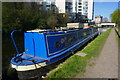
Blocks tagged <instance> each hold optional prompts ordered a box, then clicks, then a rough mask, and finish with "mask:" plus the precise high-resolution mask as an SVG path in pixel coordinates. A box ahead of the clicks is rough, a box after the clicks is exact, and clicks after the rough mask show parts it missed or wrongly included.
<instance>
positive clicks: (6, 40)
mask: <svg viewBox="0 0 120 80" xmlns="http://www.w3.org/2000/svg"><path fill="white" fill-rule="evenodd" d="M14 37H15V41H16V43H17V46H18V49H19V51H20V52H23V33H15V35H14ZM15 55H16V51H15V48H14V46H13V43H12V39H11V36H10V33H8V34H4V33H3V35H2V78H3V79H4V80H9V77H8V75H7V73H8V71H9V68H10V60H11V58H12V57H14V56H15Z"/></svg>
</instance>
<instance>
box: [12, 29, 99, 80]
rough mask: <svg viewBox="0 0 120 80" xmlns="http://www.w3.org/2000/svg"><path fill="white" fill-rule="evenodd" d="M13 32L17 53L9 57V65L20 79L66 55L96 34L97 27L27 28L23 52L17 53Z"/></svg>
mask: <svg viewBox="0 0 120 80" xmlns="http://www.w3.org/2000/svg"><path fill="white" fill-rule="evenodd" d="M14 32H15V31H13V32H12V33H11V37H12V40H13V43H14V46H15V48H16V51H17V55H16V56H15V57H13V58H12V59H11V67H12V68H14V69H16V70H17V72H18V77H19V78H21V79H27V78H28V77H29V78H30V77H33V76H37V75H38V74H39V73H42V72H44V70H43V68H44V67H46V66H48V65H50V64H53V63H55V62H57V61H59V60H61V59H63V58H65V57H67V56H68V55H70V54H71V53H73V52H74V51H75V50H77V49H78V48H79V47H80V46H82V45H83V44H85V43H86V42H88V41H89V40H90V39H91V38H92V37H94V36H96V35H98V30H97V28H86V29H73V30H68V29H64V30H40V29H37V30H29V31H26V32H24V52H23V53H19V51H18V49H17V47H16V44H15V42H14V39H13V33H14ZM39 70H40V71H39ZM36 71H37V72H36ZM33 73H34V75H33Z"/></svg>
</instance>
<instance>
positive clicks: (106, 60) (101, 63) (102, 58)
mask: <svg viewBox="0 0 120 80" xmlns="http://www.w3.org/2000/svg"><path fill="white" fill-rule="evenodd" d="M115 34H116V33H115V30H114V29H112V30H111V32H110V35H109V36H108V39H107V41H106V43H105V45H104V47H103V49H102V51H101V53H100V55H99V57H98V58H96V59H95V60H93V61H92V64H91V66H87V68H86V72H85V73H84V74H83V75H81V74H78V75H77V76H76V77H75V78H118V43H117V40H116V35H115Z"/></svg>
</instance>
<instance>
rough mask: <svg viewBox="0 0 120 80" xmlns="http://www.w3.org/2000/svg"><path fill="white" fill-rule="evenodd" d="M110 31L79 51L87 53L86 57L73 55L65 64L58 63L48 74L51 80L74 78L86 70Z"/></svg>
mask: <svg viewBox="0 0 120 80" xmlns="http://www.w3.org/2000/svg"><path fill="white" fill-rule="evenodd" d="M110 30H111V29H109V30H108V31H106V32H104V33H103V34H102V35H100V36H98V37H97V38H96V39H95V40H94V41H92V42H91V43H89V44H88V45H87V46H86V47H85V48H84V49H83V50H82V51H78V52H77V53H80V52H82V53H86V54H88V55H86V56H85V57H81V56H78V55H73V56H71V57H70V58H68V59H67V60H66V61H65V62H64V63H63V64H60V65H58V67H57V68H56V69H54V70H52V71H51V72H50V73H48V75H47V76H46V78H47V79H49V80H53V79H54V80H55V79H56V80H58V79H59V80H61V78H62V80H63V79H67V78H72V77H74V76H76V75H77V74H78V73H83V72H85V69H86V65H87V62H88V61H89V60H90V59H91V57H93V56H97V55H98V54H99V53H100V51H101V49H102V47H103V45H104V43H105V41H106V39H107V37H108V35H109V33H110Z"/></svg>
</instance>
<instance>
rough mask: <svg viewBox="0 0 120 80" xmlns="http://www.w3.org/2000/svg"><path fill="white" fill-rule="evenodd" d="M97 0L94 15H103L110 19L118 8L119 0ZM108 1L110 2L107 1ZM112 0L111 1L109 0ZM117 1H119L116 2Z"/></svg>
mask: <svg viewBox="0 0 120 80" xmlns="http://www.w3.org/2000/svg"><path fill="white" fill-rule="evenodd" d="M102 1H103V0H97V1H96V0H95V2H94V17H95V16H98V15H101V16H103V17H107V18H108V19H109V20H110V14H111V13H113V12H114V11H115V10H116V9H118V0H114V1H113V2H112V0H104V1H103V2H102ZM107 1H108V2H107ZM109 1H110V2H109ZM116 1H117V2H116Z"/></svg>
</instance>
